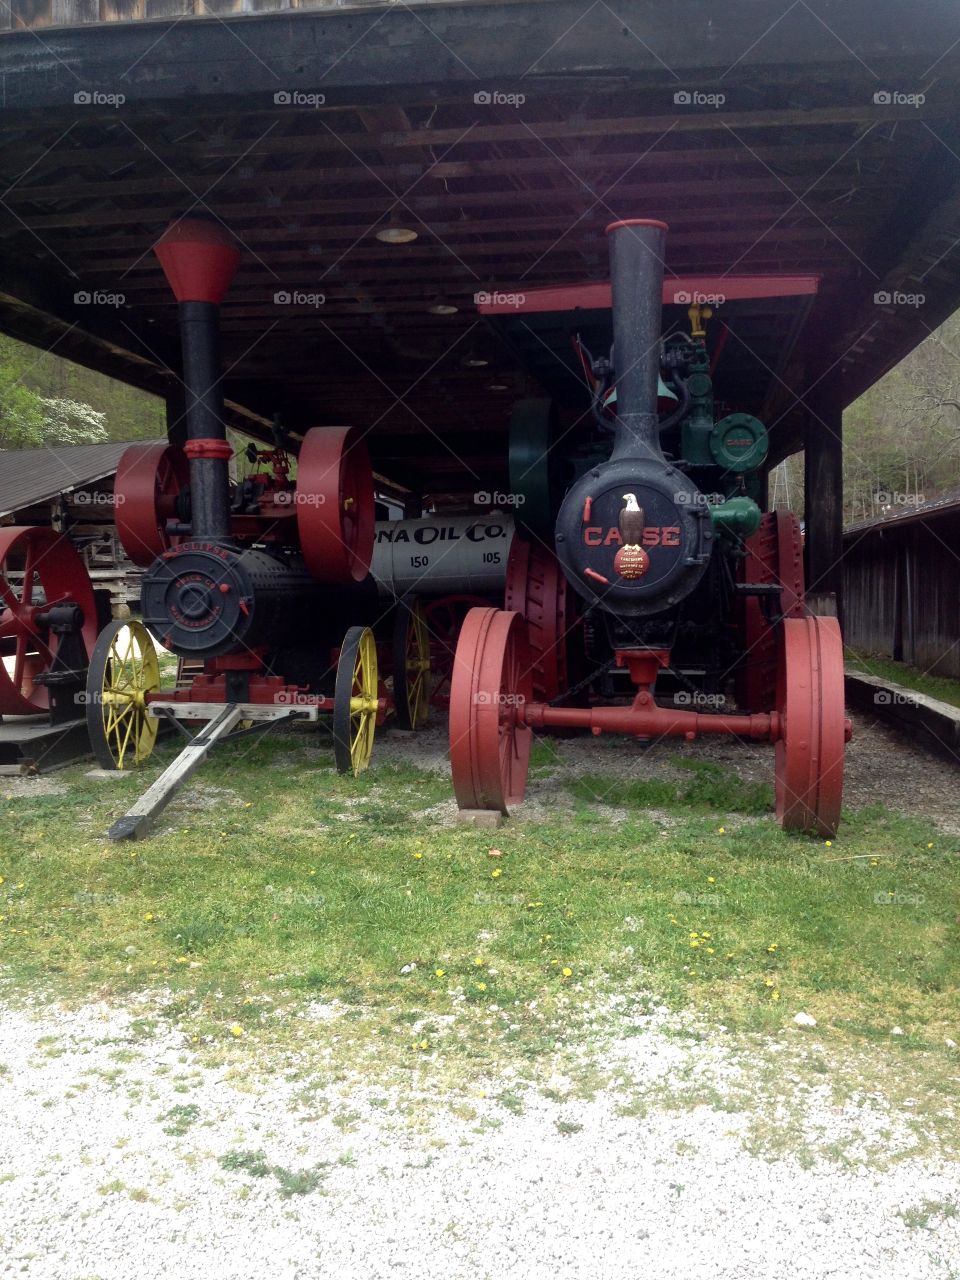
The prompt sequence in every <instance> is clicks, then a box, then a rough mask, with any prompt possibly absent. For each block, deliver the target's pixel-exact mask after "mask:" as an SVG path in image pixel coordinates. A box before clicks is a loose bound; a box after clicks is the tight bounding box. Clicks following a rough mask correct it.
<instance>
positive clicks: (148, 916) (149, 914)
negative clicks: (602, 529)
mask: <svg viewBox="0 0 960 1280" xmlns="http://www.w3.org/2000/svg"><path fill="white" fill-rule="evenodd" d="M143 918H144V920H146V922H147V923H148V924H149V923H150V921H151V920H152V919H153V912H152V911H145V912H144V913H143Z"/></svg>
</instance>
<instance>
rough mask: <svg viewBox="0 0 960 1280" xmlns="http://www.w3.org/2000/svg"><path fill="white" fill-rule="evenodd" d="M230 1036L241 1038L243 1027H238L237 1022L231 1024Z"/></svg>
mask: <svg viewBox="0 0 960 1280" xmlns="http://www.w3.org/2000/svg"><path fill="white" fill-rule="evenodd" d="M230 1034H231V1035H232V1036H242V1035H243V1034H244V1031H243V1027H241V1026H240V1024H239V1022H235V1023H234V1024H233V1026H232V1027H231V1028H230Z"/></svg>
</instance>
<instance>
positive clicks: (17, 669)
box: [0, 525, 97, 716]
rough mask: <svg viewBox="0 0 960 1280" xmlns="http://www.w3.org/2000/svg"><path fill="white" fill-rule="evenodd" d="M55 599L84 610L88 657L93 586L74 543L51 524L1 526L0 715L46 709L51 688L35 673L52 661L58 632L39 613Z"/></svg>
mask: <svg viewBox="0 0 960 1280" xmlns="http://www.w3.org/2000/svg"><path fill="white" fill-rule="evenodd" d="M60 604H75V605H77V606H79V608H80V609H81V610H82V612H83V623H82V628H81V630H82V635H83V643H84V647H85V648H86V651H87V657H88V658H89V656H90V654H91V653H92V652H93V646H94V645H95V644H96V641H97V606H96V601H95V599H94V595H93V586H92V585H91V582H90V576H89V574H88V573H87V570H86V567H85V566H84V563H83V561H82V560H81V559H80V557H79V556H78V555H77V552H76V551H75V550H74V548H73V545H72V544H71V543H70V542H69V541H68V539H67V538H65V537H63V535H62V534H58V533H56V532H55V530H53V529H46V528H39V527H38V528H34V527H31V526H27V525H11V526H10V527H9V528H7V529H0V715H5V716H10V715H21V716H22V715H35V714H36V713H37V712H38V711H46V710H47V708H48V707H49V705H50V694H49V690H48V689H47V687H46V685H44V684H43V683H42V682H41V683H38V682H37V681H38V678H39V677H41V676H43V675H44V674H45V673H46V672H48V671H49V670H50V669H51V667H52V666H53V665H54V662H55V660H56V657H57V652H58V650H59V648H60V644H61V641H62V637H61V636H60V635H58V634H57V633H56V632H55V631H54V630H52V629H51V628H50V627H49V626H47V625H45V622H44V618H45V615H46V612H47V610H49V609H51V608H53V606H55V605H60Z"/></svg>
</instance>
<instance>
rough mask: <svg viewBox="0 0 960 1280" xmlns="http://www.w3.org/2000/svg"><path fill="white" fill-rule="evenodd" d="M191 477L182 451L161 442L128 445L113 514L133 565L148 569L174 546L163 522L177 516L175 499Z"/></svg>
mask: <svg viewBox="0 0 960 1280" xmlns="http://www.w3.org/2000/svg"><path fill="white" fill-rule="evenodd" d="M189 475H190V469H189V463H188V462H187V458H186V455H185V454H184V452H183V450H182V449H181V448H180V446H179V445H175V444H167V442H166V441H165V440H156V441H153V442H151V443H150V444H132V445H131V446H130V448H129V449H124V451H123V453H122V454H121V455H120V461H119V463H118V464H117V476H116V479H115V480H114V484H113V499H114V514H115V520H116V526H117V533H118V534H119V535H120V541H121V542H122V543H123V549H124V551H126V553H127V555H128V556H129V557H130V559H131V560H132V561H133V563H134V564H139V565H143V566H144V567H145V568H146V567H147V566H149V565H151V564H152V563H153V561H154V560H155V559H156V557H157V556H162V555H163V553H164V552H165V551H169V549H170V547H171V546H172V545H173V542H174V539H172V538H171V537H170V535H169V534H168V533H167V521H168V520H171V519H176V518H177V516H178V515H179V514H180V513H179V512H178V511H177V499H178V498H179V496H180V492H181V490H183V489H185V488H186V487H187V482H188V479H189Z"/></svg>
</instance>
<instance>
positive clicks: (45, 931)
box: [0, 734, 960, 1070]
mask: <svg viewBox="0 0 960 1280" xmlns="http://www.w3.org/2000/svg"><path fill="white" fill-rule="evenodd" d="M605 747H606V744H604V745H603V746H602V747H600V749H599V750H598V754H597V773H596V775H592V776H582V777H580V778H579V779H578V780H577V781H575V782H574V783H573V784H563V786H564V788H565V795H566V796H567V797H568V801H567V806H566V808H562V807H560V806H557V807H556V808H555V809H551V808H550V807H549V806H548V807H547V809H546V810H545V811H542V812H539V813H538V814H537V816H536V817H535V818H524V817H523V816H521V817H520V819H519V820H515V821H511V822H510V823H508V824H507V825H505V826H504V827H502V828H501V829H500V830H498V831H481V830H476V829H472V828H465V827H462V826H445V825H441V821H440V819H441V818H442V817H443V816H444V814H445V813H446V812H447V810H446V809H444V807H443V805H442V802H444V801H447V800H449V797H450V790H449V781H448V779H447V778H445V777H443V776H441V775H439V774H438V773H436V772H431V771H428V770H425V769H421V768H418V767H416V766H415V765H413V764H410V763H404V762H403V761H402V754H403V747H402V745H401V746H400V747H397V746H396V745H394V747H393V749H392V753H390V752H389V751H388V754H392V759H387V760H384V758H383V754H384V753H383V751H382V750H381V752H380V754H379V758H378V754H377V752H375V755H374V764H373V766H372V767H371V769H370V770H369V772H368V773H367V774H365V775H364V776H363V777H361V778H360V779H356V780H354V779H348V778H341V777H339V776H338V775H337V774H336V773H335V772H334V770H333V769H332V767H331V766H332V758H331V753H330V752H329V750H328V749H327V745H326V744H325V743H324V742H323V741H322V740H321V741H319V743H318V740H317V739H316V738H308V737H302V736H299V735H293V734H291V735H286V736H275V737H271V738H267V739H265V740H264V741H262V742H261V743H258V744H256V745H254V746H251V745H250V740H249V739H248V740H247V741H245V742H242V743H237V744H228V745H226V746H225V747H223V748H222V749H221V750H220V751H219V752H218V753H217V754H215V755H214V756H213V757H212V758H211V760H210V761H208V763H207V764H206V765H205V766H204V767H203V770H202V771H201V773H200V774H199V775H197V778H196V779H195V780H194V783H195V786H194V789H193V790H192V791H191V792H189V793H188V794H187V795H186V797H185V800H184V801H178V802H176V803H175V804H174V805H173V806H171V808H170V809H169V810H168V811H167V813H166V815H164V816H163V818H162V819H161V822H160V826H159V830H160V834H158V835H156V836H154V837H153V838H151V839H149V840H147V841H145V842H141V843H139V844H119V845H115V844H111V843H109V842H108V841H106V840H105V839H104V837H103V832H104V831H105V830H106V829H107V827H108V826H109V824H110V822H111V821H112V819H113V818H114V817H116V816H117V815H118V814H119V813H120V812H121V811H122V809H123V808H124V807H125V806H126V805H127V804H128V803H129V802H130V801H131V800H132V799H133V798H134V797H135V796H136V795H137V794H139V792H140V791H141V790H142V789H143V788H144V786H145V785H146V783H147V781H149V780H150V779H151V778H152V777H154V776H156V773H157V772H158V768H159V763H158V761H162V759H163V757H160V756H159V753H158V757H155V760H154V761H153V762H151V767H150V768H149V769H147V770H145V771H143V772H142V773H141V774H139V775H130V776H125V777H122V778H120V779H118V780H115V781H113V780H111V781H99V782H97V781H91V780H88V779H86V778H85V777H84V770H83V769H80V768H78V769H74V770H71V771H69V772H67V773H66V774H62V775H56V776H55V781H58V782H59V781H64V782H66V783H68V784H69V791H68V793H67V794H65V795H42V794H41V795H35V796H29V795H27V796H26V797H19V798H17V799H15V800H10V801H5V802H3V804H2V807H0V850H2V852H0V876H2V878H3V882H2V884H0V938H2V965H3V970H4V972H5V974H6V976H7V978H8V981H7V982H6V983H5V984H4V985H5V991H6V994H7V996H8V998H16V997H17V995H18V994H22V993H30V992H36V991H38V990H40V991H44V992H47V993H50V994H54V995H56V996H58V997H59V998H61V999H64V1000H66V1001H67V1002H70V1001H82V1000H87V999H90V998H92V997H97V998H105V999H108V1000H119V999H122V998H123V997H124V996H126V995H127V994H128V993H133V992H138V993H143V992H151V991H153V992H155V993H156V994H157V1001H156V1008H157V1010H159V1012H157V1014H156V1016H157V1017H162V1018H165V1019H168V1020H170V1022H172V1024H173V1025H175V1026H177V1027H178V1028H180V1029H182V1030H183V1031H184V1033H185V1034H186V1035H187V1036H188V1038H189V1040H190V1041H191V1042H192V1043H196V1044H200V1045H206V1046H208V1047H209V1048H210V1049H211V1051H215V1050H216V1049H217V1047H218V1046H220V1047H221V1048H223V1049H224V1051H226V1050H227V1049H228V1047H230V1046H233V1047H236V1046H237V1043H238V1042H239V1041H241V1040H244V1041H248V1042H256V1043H257V1044H258V1045H260V1046H262V1047H263V1048H265V1049H269V1048H271V1047H282V1046H290V1045H295V1044H303V1043H310V1044H313V1045H315V1044H317V1043H321V1042H323V1043H326V1042H327V1040H329V1041H330V1043H334V1041H335V1049H334V1054H335V1056H337V1055H339V1056H340V1058H342V1060H343V1061H344V1062H347V1061H351V1060H356V1057H357V1055H358V1054H363V1055H371V1057H375V1058H378V1059H380V1060H382V1061H384V1062H387V1061H390V1062H397V1061H402V1060H404V1057H405V1056H409V1055H413V1057H414V1058H415V1057H416V1056H417V1055H418V1054H427V1053H428V1054H430V1055H431V1056H432V1055H434V1054H435V1053H439V1055H440V1056H441V1057H442V1058H443V1059H444V1061H445V1063H446V1065H447V1067H448V1068H449V1069H451V1070H455V1069H457V1068H458V1066H459V1067H462V1066H463V1065H464V1064H477V1063H484V1062H496V1061H498V1060H500V1059H502V1058H504V1057H509V1056H511V1055H517V1054H520V1055H523V1056H525V1057H526V1058H527V1059H530V1060H534V1059H536V1058H537V1056H538V1055H539V1054H542V1053H546V1052H549V1051H551V1050H552V1049H553V1048H555V1047H556V1046H557V1044H558V1043H561V1042H562V1041H563V1039H564V1037H565V1036H569V1035H573V1034H575V1027H576V1025H577V1018H578V1017H579V1016H580V1013H581V1012H584V1016H585V1014H586V1011H587V1010H588V1009H589V1008H590V1007H591V1006H593V1005H594V1004H595V1003H596V1002H597V1001H598V1000H602V999H603V998H605V997H606V996H608V995H610V994H614V993H616V994H619V995H623V996H626V997H627V999H628V1000H629V1001H630V1002H632V1003H633V1005H634V1006H639V1005H642V1004H643V1002H644V1001H650V1000H655V1001H664V1002H666V1003H667V1004H668V1005H670V1006H672V1007H674V1008H678V1009H679V1008H684V1007H686V1008H692V1009H696V1010H700V1011H702V1012H703V1013H704V1014H705V1015H706V1016H707V1017H708V1018H709V1019H711V1020H713V1021H722V1022H723V1024H724V1025H726V1026H727V1027H730V1028H731V1029H734V1030H737V1029H740V1030H743V1031H745V1032H765V1031H774V1030H776V1029H778V1028H780V1027H781V1026H785V1025H790V1024H791V1023H792V1019H793V1017H794V1014H795V1013H796V1012H797V1011H799V1010H803V1011H804V1012H807V1013H809V1014H812V1015H813V1016H815V1017H816V1018H817V1019H818V1022H819V1024H820V1028H821V1031H822V1032H824V1033H828V1034H830V1035H833V1036H835V1037H838V1038H840V1039H841V1040H842V1041H844V1042H845V1043H846V1042H849V1043H854V1042H859V1043H862V1042H864V1041H867V1040H871V1039H878V1038H882V1039H884V1040H885V1041H887V1042H889V1033H890V1029H891V1028H892V1027H893V1026H894V1025H896V1024H898V1025H899V1026H900V1027H901V1028H903V1030H904V1032H905V1033H906V1034H905V1035H904V1036H903V1037H902V1038H901V1040H900V1041H899V1047H900V1048H901V1049H904V1050H910V1049H924V1050H927V1049H928V1050H930V1051H931V1052H934V1053H936V1054H941V1053H944V1052H946V1051H945V1050H944V1047H943V1046H944V1037H951V1036H952V1037H953V1038H954V1039H957V1038H960V1037H958V1034H957V1009H958V1003H957V977H958V972H960V965H958V959H960V943H958V929H957V921H958V918H960V915H958V913H960V855H958V840H957V838H956V837H947V836H944V835H942V834H940V833H938V831H937V830H936V828H935V827H934V825H933V824H932V823H928V822H925V821H922V820H917V819H907V818H903V817H899V816H897V815H894V814H891V813H887V812H885V811H884V810H883V809H882V808H880V807H877V808H872V809H869V810H865V811H862V812H860V813H855V814H854V813H850V814H847V815H846V821H845V822H844V824H843V826H842V828H841V832H840V834H839V836H838V837H837V839H836V840H834V841H833V842H832V843H831V844H828V843H826V842H824V841H823V840H820V839H815V838H809V837H805V836H797V835H792V836H790V835H785V834H784V833H783V832H782V831H780V829H779V828H778V827H777V826H776V824H775V823H774V821H773V819H772V816H771V814H770V812H769V806H770V794H769V789H768V788H767V787H765V786H756V785H752V786H751V785H745V784H744V783H743V782H742V781H740V780H739V779H737V778H736V777H735V776H734V775H733V774H730V773H728V772H726V771H725V770H723V769H722V768H721V767H720V766H718V765H716V764H712V763H708V762H705V761H701V762H698V761H696V760H694V761H693V762H691V761H689V760H688V761H683V762H681V763H682V768H680V769H679V771H678V774H677V781H676V782H675V783H671V782H668V781H664V780H662V779H657V780H652V781H646V782H645V781H642V780H640V781H618V780H616V779H614V780H613V781H612V782H611V779H610V777H609V776H607V775H606V774H605V773H604V771H603V759H604V748H605ZM556 750H557V748H556V747H554V745H553V744H552V743H551V742H550V741H549V740H544V741H543V742H540V743H538V744H536V745H535V748H534V768H533V778H534V780H538V779H540V780H543V779H548V778H549V776H550V773H551V769H552V764H553V760H554V755H555V752H556ZM171 751H172V747H170V746H168V747H165V748H164V752H165V755H166V757H167V758H169V754H170V753H171ZM2 785H3V784H2V783H0V791H2ZM544 794H549V793H544ZM598 797H599V798H600V800H602V803H598ZM434 806H440V808H439V810H438V811H437V813H436V814H434V815H429V814H427V815H425V814H424V812H423V811H425V810H429V809H431V808H432V807H434ZM646 806H653V807H654V812H648V811H647V808H646ZM618 810H619V812H618ZM624 811H625V816H624ZM665 813H667V814H668V816H667V817H664V814H665ZM170 828H172V831H171V830H170ZM492 847H496V848H498V849H499V850H501V853H502V856H500V857H491V856H490V850H491V848H492ZM408 965H415V966H416V967H415V968H413V969H411V970H410V971H409V972H408V973H406V974H403V973H401V969H403V968H404V967H406V966H408ZM331 1002H336V1007H337V1008H339V1009H340V1010H341V1011H342V1012H343V1011H345V1012H343V1016H341V1017H340V1018H338V1020H337V1021H336V1024H335V1025H336V1034H335V1035H333V1033H332V1032H331V1031H330V1030H329V1027H328V1025H327V1023H325V1022H324V1020H323V1018H322V1017H321V1018H314V1017H312V1016H311V1017H310V1018H308V1019H307V1020H304V1019H302V1018H301V1019H297V1018H296V1017H294V1016H293V1015H295V1014H297V1013H303V1012H304V1011H308V1012H309V1011H311V1010H312V1011H314V1012H315V1011H316V1010H317V1009H318V1008H322V1007H325V1006H329V1005H330V1003H331ZM493 1007H495V1008H493ZM491 1009H493V1012H496V1013H497V1020H495V1021H496V1026H495V1028H494V1030H493V1031H492V1030H491ZM504 1010H508V1011H511V1012H510V1014H509V1018H508V1019H507V1020H504V1015H503V1011H504ZM151 1016H153V1015H151ZM325 1037H326V1038H327V1039H326V1040H325Z"/></svg>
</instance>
